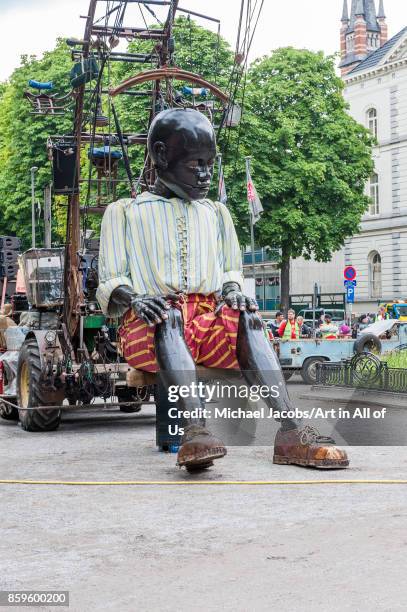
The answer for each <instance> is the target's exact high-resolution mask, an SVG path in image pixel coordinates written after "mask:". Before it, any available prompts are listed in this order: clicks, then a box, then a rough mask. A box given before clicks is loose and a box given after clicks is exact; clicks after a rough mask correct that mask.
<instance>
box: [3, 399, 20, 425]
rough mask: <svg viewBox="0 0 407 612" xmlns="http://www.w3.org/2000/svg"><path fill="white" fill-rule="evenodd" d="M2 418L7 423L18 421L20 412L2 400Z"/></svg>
mask: <svg viewBox="0 0 407 612" xmlns="http://www.w3.org/2000/svg"><path fill="white" fill-rule="evenodd" d="M0 417H1V418H2V419H4V420H5V421H18V410H17V408H14V406H9V405H8V404H6V403H5V402H3V401H2V400H0Z"/></svg>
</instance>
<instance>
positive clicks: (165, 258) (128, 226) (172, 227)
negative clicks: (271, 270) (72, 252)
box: [97, 191, 243, 317]
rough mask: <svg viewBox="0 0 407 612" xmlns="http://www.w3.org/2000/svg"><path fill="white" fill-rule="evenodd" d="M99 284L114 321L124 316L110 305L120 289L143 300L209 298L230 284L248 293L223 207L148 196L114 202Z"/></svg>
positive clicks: (108, 211) (106, 309)
mask: <svg viewBox="0 0 407 612" xmlns="http://www.w3.org/2000/svg"><path fill="white" fill-rule="evenodd" d="M99 279H100V282H99V288H98V291H97V299H98V302H99V304H100V306H101V308H102V310H103V312H104V313H105V314H106V315H108V316H110V317H118V316H121V315H122V314H123V313H124V310H123V309H120V308H118V307H116V306H115V305H113V304H110V305H109V300H110V296H111V294H112V291H113V290H114V289H116V287H119V286H120V285H127V286H129V287H131V288H132V289H133V290H134V292H135V293H137V294H139V295H140V294H147V295H164V294H166V293H168V292H174V291H182V292H183V293H187V294H188V293H201V294H203V295H209V294H211V293H215V292H219V291H220V290H221V289H222V285H223V284H224V283H225V282H228V281H234V282H237V283H239V285H240V286H241V287H242V286H243V275H242V260H241V253H240V247H239V242H238V239H237V236H236V230H235V228H234V225H233V221H232V218H231V216H230V213H229V211H228V209H227V208H226V206H225V205H224V204H221V203H220V202H212V201H211V200H196V201H193V202H187V201H186V200H182V199H180V198H171V199H170V200H167V199H165V198H163V197H161V196H158V195H155V194H152V193H149V192H147V191H146V192H144V193H142V194H140V195H138V196H137V198H136V199H123V200H118V201H117V202H113V204H110V205H109V206H108V207H107V209H106V212H105V214H104V217H103V221H102V229H101V236H100V256H99Z"/></svg>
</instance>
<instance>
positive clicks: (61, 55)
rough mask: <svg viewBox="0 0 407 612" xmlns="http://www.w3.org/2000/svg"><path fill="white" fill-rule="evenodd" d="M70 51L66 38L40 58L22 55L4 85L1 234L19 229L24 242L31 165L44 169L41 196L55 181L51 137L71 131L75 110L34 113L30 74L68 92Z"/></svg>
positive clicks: (60, 91)
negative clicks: (28, 94)
mask: <svg viewBox="0 0 407 612" xmlns="http://www.w3.org/2000/svg"><path fill="white" fill-rule="evenodd" d="M71 67H72V65H71V61H70V54H69V52H67V47H66V45H65V43H64V42H63V41H62V40H59V41H58V43H57V46H56V49H55V50H53V51H50V52H46V53H45V54H44V56H43V57H42V58H41V59H37V58H36V57H35V56H30V57H28V56H23V57H22V58H21V66H20V67H19V68H17V69H16V70H15V71H14V72H13V74H12V75H11V77H10V80H9V81H8V82H6V83H3V84H2V86H1V89H0V210H1V214H0V233H1V234H16V235H18V236H20V237H21V238H23V241H24V244H25V246H28V245H29V244H30V236H31V190H30V168H31V167H32V166H37V167H38V168H39V171H38V175H37V176H36V184H37V193H38V197H39V199H41V196H42V190H43V188H44V187H45V185H46V184H48V183H49V182H50V180H51V169H50V164H49V162H48V160H47V150H46V142H47V137H48V135H49V134H63V133H64V132H66V133H69V131H70V130H72V114H70V113H68V114H67V115H66V116H59V115H47V116H35V115H32V114H30V110H31V108H30V105H29V103H28V101H27V100H25V99H24V98H23V93H24V91H25V90H26V89H29V87H28V80H29V79H36V80H38V81H52V82H53V85H54V90H53V92H57V93H58V95H63V94H65V93H67V92H68V91H69V71H70V69H71Z"/></svg>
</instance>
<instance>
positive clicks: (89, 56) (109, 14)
mask: <svg viewBox="0 0 407 612" xmlns="http://www.w3.org/2000/svg"><path fill="white" fill-rule="evenodd" d="M263 1H264V0H263ZM263 1H261V2H258V1H257V0H241V5H240V14H239V27H238V36H237V43H236V52H235V62H234V64H233V66H232V69H231V74H230V77H229V83H228V87H227V93H226V92H224V91H222V90H221V89H220V88H219V87H218V86H217V85H216V84H214V83H211V82H208V81H207V80H206V79H204V78H203V77H202V76H201V75H199V74H195V73H194V72H191V71H190V70H185V69H181V68H179V67H177V66H176V62H175V60H176V46H175V38H174V27H176V23H175V19H176V17H177V15H178V13H180V12H182V13H184V14H186V15H188V18H187V19H190V17H191V16H196V17H199V18H203V19H209V20H210V21H211V22H215V23H216V24H218V35H217V41H218V45H219V43H220V31H219V20H217V19H214V18H213V17H208V16H206V15H203V14H201V13H196V12H193V11H190V10H188V9H186V8H181V7H180V6H179V0H127V1H122V0H118V1H115V0H90V2H89V8H88V12H87V15H85V16H84V17H83V18H84V19H85V29H84V35H83V38H82V39H80V40H78V39H68V40H67V41H66V42H67V45H68V46H69V48H70V51H71V54H72V59H73V62H74V64H73V68H72V71H71V74H70V84H71V88H72V90H71V92H70V94H66V95H63V96H62V97H57V96H56V95H55V94H50V93H49V90H50V89H52V83H39V82H37V81H30V86H31V87H34V88H36V89H37V91H38V94H37V95H34V94H33V93H32V92H26V95H25V97H26V98H27V100H28V102H29V103H31V105H32V108H33V111H32V112H33V113H34V114H39V115H44V114H45V115H47V114H53V113H55V114H61V113H63V112H72V106H73V129H72V132H70V133H68V134H63V135H52V136H49V137H48V152H49V158H50V160H51V161H52V167H53V189H54V193H55V194H56V195H63V196H67V225H66V243H65V247H64V249H30V250H29V251H27V252H26V253H25V254H24V255H23V257H22V264H23V267H24V273H25V281H26V287H27V294H28V296H29V301H30V304H31V306H32V308H33V310H37V311H38V312H39V316H40V320H42V319H41V317H42V314H43V312H44V311H46V312H47V311H48V314H50V312H49V311H51V314H54V315H55V321H56V323H55V324H53V325H50V326H48V328H47V327H46V326H43V327H41V326H40V329H36V330H33V331H31V332H30V333H29V334H28V335H27V336H26V340H25V342H24V344H23V346H22V348H21V350H20V356H19V365H18V372H17V400H16V403H14V404H13V402H9V403H10V406H12V407H13V409H14V413H15V414H16V415H18V416H19V419H20V421H21V424H22V426H23V428H24V429H26V430H28V431H39V430H41V431H46V430H52V429H55V428H56V427H58V425H59V420H60V415H61V406H62V404H63V402H64V400H68V404H69V406H71V407H72V406H77V405H82V406H84V405H90V404H91V403H93V401H94V399H95V398H100V397H102V398H104V399H105V400H106V399H109V401H111V402H112V401H113V402H114V399H113V398H116V402H115V403H116V404H118V405H119V406H120V405H122V407H123V409H124V410H125V411H131V410H138V409H140V407H141V400H142V399H143V398H144V399H145V397H147V396H148V395H149V391H148V388H146V387H144V389H143V390H142V392H141V393H140V389H137V388H136V387H135V386H134V384H129V379H128V371H129V367H128V366H127V364H126V363H124V360H123V359H122V358H121V357H120V356H119V355H118V353H117V351H116V349H115V340H116V336H115V334H116V327H115V325H116V326H117V322H116V323H115V322H109V321H107V320H105V318H104V317H103V315H102V313H101V311H100V309H99V306H98V304H97V301H96V298H95V293H96V288H97V282H98V281H97V273H96V270H95V269H93V263H94V261H95V260H97V255H96V254H95V249H93V253H92V248H89V242H91V241H90V240H88V232H87V229H88V223H89V220H91V219H92V218H94V217H93V215H102V214H103V212H104V210H105V208H106V206H107V205H108V204H109V203H110V202H112V201H114V200H115V199H117V198H116V188H117V187H118V186H120V188H121V189H122V191H123V189H124V190H126V189H128V191H127V193H126V195H127V194H129V195H131V197H134V196H135V195H136V194H137V192H139V191H142V190H146V189H149V188H151V186H152V185H153V184H154V181H155V172H154V167H153V165H152V163H151V161H150V159H149V156H148V152H147V147H146V143H147V131H148V127H149V125H150V123H151V121H152V120H153V118H154V116H155V115H156V114H157V113H159V112H160V111H161V110H164V109H165V108H170V107H181V108H186V107H189V108H195V109H197V110H199V111H201V112H203V113H205V114H206V115H207V116H208V118H209V119H210V120H211V121H212V123H213V125H214V127H215V128H216V129H217V131H218V133H222V130H224V129H225V130H226V129H227V128H229V127H233V126H237V125H239V120H240V114H241V109H240V107H239V105H238V104H237V103H236V94H237V91H238V88H239V86H240V82H241V80H242V77H243V75H244V72H245V68H246V67H247V55H248V52H249V49H250V45H251V43H252V40H253V35H254V31H255V28H256V25H257V22H258V19H259V16H260V12H261V9H262V5H263ZM159 11H160V13H159ZM156 12H157V13H159V15H160V16H159V17H158V16H157V14H156ZM135 13H136V14H137V15H138V18H140V17H141V18H142V24H141V25H138V26H136V25H134V23H135V21H136V19H135ZM146 13H148V16H149V17H153V18H154V20H155V24H154V26H149V25H148V24H147V20H146ZM129 18H131V19H134V21H130V23H132V25H127V21H128V19H129ZM125 41H127V42H130V43H133V41H134V42H135V44H130V45H129V46H128V48H124V49H122V47H123V42H125ZM218 50H219V47H218V48H217V50H216V53H217V52H218ZM117 62H120V63H121V64H122V65H126V70H125V71H124V73H125V74H126V76H127V75H128V74H129V73H130V69H131V68H132V67H133V66H134V67H135V70H134V74H130V76H127V78H126V79H125V80H123V81H122V82H119V83H112V79H111V72H113V70H112V69H111V66H112V65H113V64H116V63H117ZM140 65H141V66H140ZM137 68H138V70H137ZM140 68H141V70H140ZM121 96H131V97H132V98H130V99H133V100H140V98H141V99H144V100H145V101H147V103H148V104H147V105H146V106H147V108H144V112H145V113H146V120H145V121H144V124H143V125H144V129H143V132H142V133H133V132H131V131H129V130H125V129H122V126H121V122H120V117H119V115H120V112H119V111H120V104H119V103H117V100H119V99H120V97H121ZM133 145H135V146H137V145H138V146H141V147H143V148H144V155H143V159H144V162H142V163H141V166H142V167H139V168H138V170H137V172H135V171H134V168H132V163H131V162H130V156H129V147H131V146H133ZM140 159H141V158H140ZM86 164H88V166H87V171H85V169H86ZM95 173H96V178H94V176H95ZM126 184H127V188H126V187H124V185H126ZM88 251H91V253H90V255H89V254H88ZM89 262H91V263H89ZM58 266H59V267H58ZM58 270H59V276H58ZM58 288H59V291H58ZM47 291H48V293H47ZM51 318H52V317H51ZM139 384H142V383H139ZM65 404H66V402H65ZM132 406H133V408H132Z"/></svg>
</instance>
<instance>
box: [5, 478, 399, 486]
mask: <svg viewBox="0 0 407 612" xmlns="http://www.w3.org/2000/svg"><path fill="white" fill-rule="evenodd" d="M2 484H3V485H58V486H70V487H71V486H80V487H97V486H99V487H111V486H121V487H122V486H159V487H167V486H179V485H184V486H207V485H210V486H302V485H329V484H336V485H347V484H350V485H407V480H391V479H388V480H370V479H362V480H361V479H358V480H352V479H346V480H172V481H171V480H112V481H109V480H20V479H10V480H0V485H2Z"/></svg>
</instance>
